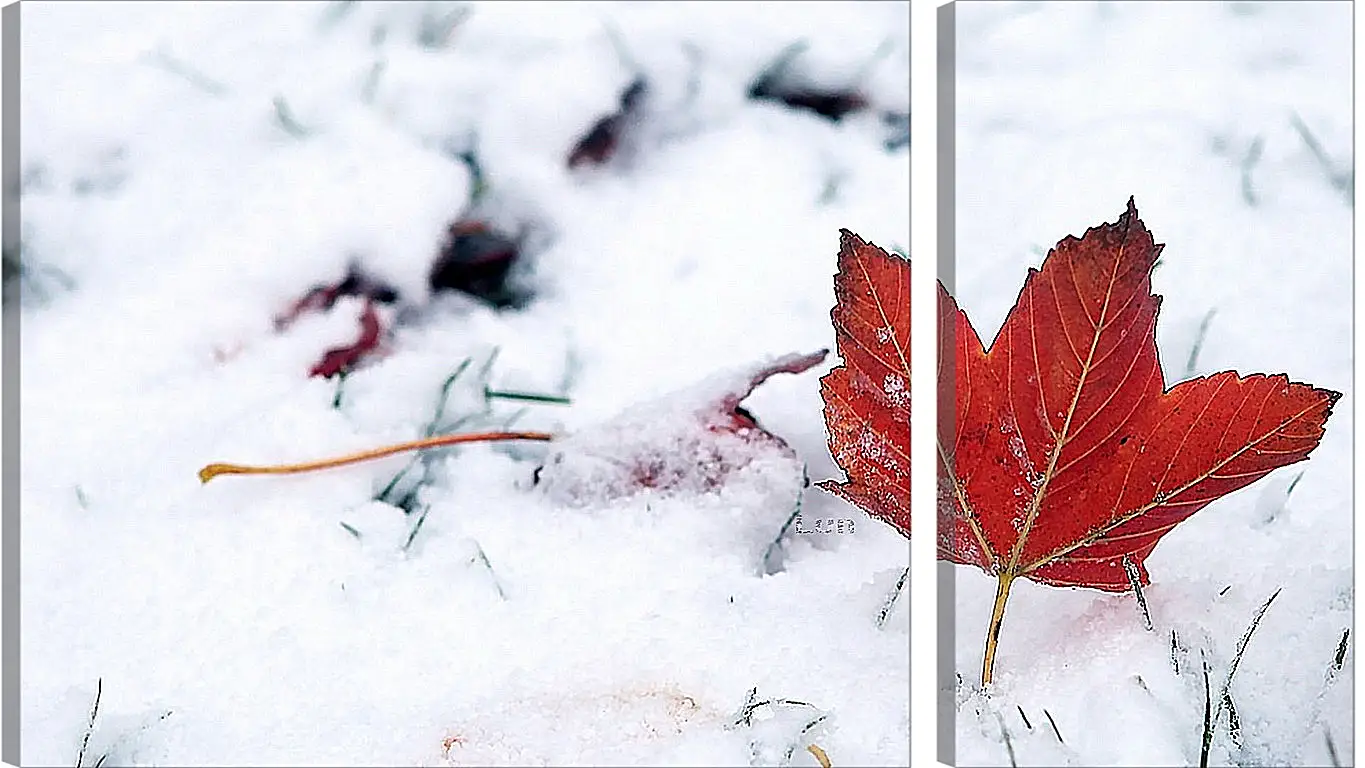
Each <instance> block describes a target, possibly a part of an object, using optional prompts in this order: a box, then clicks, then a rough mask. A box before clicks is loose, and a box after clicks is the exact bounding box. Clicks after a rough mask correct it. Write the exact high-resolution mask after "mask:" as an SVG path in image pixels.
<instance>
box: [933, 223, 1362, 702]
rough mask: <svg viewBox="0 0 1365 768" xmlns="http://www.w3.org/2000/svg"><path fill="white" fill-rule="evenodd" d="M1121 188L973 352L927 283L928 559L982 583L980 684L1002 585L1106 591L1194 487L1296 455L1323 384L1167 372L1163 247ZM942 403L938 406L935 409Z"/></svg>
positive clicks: (1320, 407)
mask: <svg viewBox="0 0 1365 768" xmlns="http://www.w3.org/2000/svg"><path fill="white" fill-rule="evenodd" d="M1161 248H1162V246H1160V245H1157V244H1156V243H1155V242H1154V241H1153V239H1152V234H1151V232H1149V231H1148V230H1147V228H1146V226H1144V225H1143V223H1142V221H1141V220H1140V219H1139V218H1138V213H1137V208H1136V206H1135V205H1134V204H1133V201H1132V200H1131V199H1130V200H1129V201H1128V208H1127V210H1126V211H1125V212H1124V213H1123V214H1122V215H1121V216H1120V217H1119V219H1118V221H1117V222H1116V223H1113V224H1104V225H1101V226H1099V227H1095V228H1092V229H1089V230H1087V231H1086V233H1085V235H1084V236H1083V237H1081V238H1079V239H1078V238H1076V237H1067V238H1065V239H1063V240H1062V241H1061V242H1059V243H1058V244H1057V247H1056V248H1054V249H1053V250H1052V251H1051V252H1050V253H1049V254H1048V256H1047V259H1046V260H1045V261H1044V262H1043V265H1042V268H1041V269H1030V270H1029V274H1028V277H1027V278H1026V279H1025V281H1024V287H1023V289H1022V290H1021V291H1020V293H1019V298H1018V300H1017V301H1016V303H1015V305H1014V308H1013V309H1012V310H1011V311H1010V313H1009V315H1008V316H1007V317H1006V318H1005V322H1004V325H1003V326H1002V328H1001V329H1000V332H999V334H998V335H997V336H996V338H995V341H994V342H992V344H991V347H990V349H989V350H986V349H985V348H984V347H983V346H982V343H981V340H980V338H979V337H978V336H977V333H976V331H975V329H973V328H972V325H971V323H970V322H969V321H968V319H967V315H966V313H965V312H963V311H962V310H960V309H959V308H958V307H957V304H956V303H955V302H954V301H953V299H952V298H951V297H950V296H948V294H947V292H946V291H945V290H944V289H943V287H942V285H941V284H940V286H939V300H940V302H939V313H940V315H939V324H940V356H939V361H940V362H939V386H940V391H941V392H944V393H947V392H956V398H955V399H956V406H955V411H954V412H951V413H952V418H951V420H949V419H947V418H941V420H940V430H939V432H940V434H939V449H940V450H939V455H940V493H939V498H940V499H942V500H943V502H942V503H943V504H944V505H946V508H945V510H944V515H945V517H946V518H948V519H945V521H944V523H945V524H941V525H940V526H939V529H940V538H939V541H938V551H939V556H940V558H942V559H946V560H949V561H952V562H955V563H961V564H965V565H975V566H978V567H980V568H982V569H983V570H985V571H986V572H987V573H989V574H991V575H992V576H995V577H996V578H997V580H998V582H999V583H998V587H997V591H996V602H995V610H994V612H993V615H992V618H991V626H990V629H989V631H988V633H987V642H986V654H985V659H984V664H983V669H982V684H983V685H984V684H987V683H989V682H990V678H991V671H992V666H993V662H994V654H995V647H996V641H997V639H998V637H999V632H1000V622H1001V620H1002V618H1003V615H1004V609H1005V602H1006V600H1007V598H1008V596H1009V589H1010V584H1011V583H1012V582H1013V580H1014V579H1016V578H1020V577H1026V578H1029V579H1033V580H1034V581H1038V582H1040V583H1043V584H1050V585H1056V586H1070V587H1090V588H1093V589H1101V590H1105V591H1110V592H1122V591H1125V590H1127V589H1130V588H1131V585H1130V579H1129V577H1128V574H1127V571H1126V570H1125V561H1127V562H1128V564H1129V567H1130V568H1132V570H1133V572H1134V573H1135V574H1136V577H1137V579H1138V580H1139V581H1140V582H1141V583H1143V584H1145V583H1147V582H1148V574H1147V570H1146V568H1145V566H1144V565H1143V561H1144V560H1145V559H1146V558H1147V556H1148V555H1149V554H1150V553H1151V552H1152V550H1153V548H1154V547H1156V545H1157V542H1158V541H1159V540H1160V539H1161V537H1162V536H1163V535H1165V534H1166V533H1167V532H1168V531H1170V530H1171V529H1172V528H1174V527H1175V526H1176V525H1177V524H1178V523H1180V522H1181V521H1183V520H1185V519H1186V518H1188V517H1189V516H1190V515H1193V514H1194V513H1195V512H1197V511H1199V510H1200V509H1202V508H1203V507H1205V506H1206V505H1208V504H1209V503H1210V502H1212V501H1214V500H1215V499H1217V498H1219V497H1220V496H1223V495H1225V494H1227V493H1230V492H1232V491H1234V490H1237V489H1238V488H1241V487H1243V486H1245V485H1248V484H1249V483H1252V482H1254V481H1255V480H1257V479H1259V478H1261V477H1263V476H1265V475H1266V474H1267V473H1269V472H1270V471H1271V470H1274V469H1276V468H1278V467H1283V466H1285V465H1288V464H1293V463H1295V462H1298V461H1302V460H1304V459H1305V458H1307V456H1308V454H1309V452H1311V451H1312V450H1313V449H1314V448H1315V447H1317V445H1318V442H1319V440H1320V439H1321V438H1322V434H1323V425H1324V423H1325V422H1326V420H1327V417H1328V415H1329V414H1330V413H1331V409H1332V405H1333V403H1335V402H1336V401H1337V399H1338V398H1339V397H1340V396H1341V395H1340V394H1339V393H1337V392H1331V391H1328V390H1325V389H1317V388H1314V387H1312V386H1309V385H1306V384H1298V383H1293V382H1290V381H1289V379H1288V378H1287V377H1286V376H1284V375H1282V374H1279V375H1273V376H1267V375H1264V374H1253V375H1250V376H1239V375H1238V374H1237V373H1235V372H1232V371H1225V372H1222V373H1216V374H1214V375H1212V376H1206V377H1201V378H1197V379H1192V380H1189V381H1185V382H1181V383H1179V384H1176V385H1175V386H1172V387H1170V388H1169V389H1168V388H1167V387H1166V384H1165V381H1164V378H1163V375H1162V371H1161V367H1160V365H1159V362H1158V359H1157V348H1156V338H1155V329H1156V317H1157V310H1158V308H1159V307H1160V305H1161V299H1160V297H1158V296H1155V295H1153V294H1152V293H1151V271H1152V267H1153V265H1154V264H1155V263H1156V260H1157V256H1158V255H1159V254H1160V253H1161ZM950 407H952V406H950Z"/></svg>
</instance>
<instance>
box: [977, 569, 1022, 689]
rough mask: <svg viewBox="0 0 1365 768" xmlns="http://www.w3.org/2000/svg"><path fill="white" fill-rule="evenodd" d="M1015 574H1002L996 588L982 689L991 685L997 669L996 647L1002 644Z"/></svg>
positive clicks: (983, 663)
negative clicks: (1001, 631)
mask: <svg viewBox="0 0 1365 768" xmlns="http://www.w3.org/2000/svg"><path fill="white" fill-rule="evenodd" d="M1013 583H1014V574H1011V573H1002V574H1000V582H999V584H998V585H997V586H996V588H995V608H994V609H993V610H992V611H991V624H990V628H989V629H988V630H987V631H986V655H985V658H984V660H983V661H982V664H981V687H982V688H984V687H986V686H988V685H990V684H991V671H992V670H993V669H994V668H995V647H996V645H997V644H999V642H1000V623H1001V622H1002V621H1004V620H1005V601H1007V600H1009V597H1010V585H1012V584H1013Z"/></svg>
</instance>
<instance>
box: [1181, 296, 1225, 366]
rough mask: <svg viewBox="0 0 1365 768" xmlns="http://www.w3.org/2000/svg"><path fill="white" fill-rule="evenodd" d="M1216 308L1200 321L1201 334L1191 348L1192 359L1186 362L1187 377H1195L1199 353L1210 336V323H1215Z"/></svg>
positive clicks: (1199, 333)
mask: <svg viewBox="0 0 1365 768" xmlns="http://www.w3.org/2000/svg"><path fill="white" fill-rule="evenodd" d="M1217 312H1218V309H1217V308H1216V307H1215V308H1213V309H1210V310H1209V311H1208V312H1206V313H1205V314H1204V319H1203V320H1201V321H1199V332H1198V333H1197V334H1195V337H1194V345H1193V346H1191V347H1190V357H1189V359H1187V360H1186V361H1185V376H1186V377H1190V376H1193V375H1194V370H1195V366H1196V365H1197V364H1198V363H1199V351H1200V350H1202V349H1203V348H1204V337H1205V336H1207V335H1208V332H1209V323H1210V322H1212V321H1213V316H1214V315H1215V314H1217Z"/></svg>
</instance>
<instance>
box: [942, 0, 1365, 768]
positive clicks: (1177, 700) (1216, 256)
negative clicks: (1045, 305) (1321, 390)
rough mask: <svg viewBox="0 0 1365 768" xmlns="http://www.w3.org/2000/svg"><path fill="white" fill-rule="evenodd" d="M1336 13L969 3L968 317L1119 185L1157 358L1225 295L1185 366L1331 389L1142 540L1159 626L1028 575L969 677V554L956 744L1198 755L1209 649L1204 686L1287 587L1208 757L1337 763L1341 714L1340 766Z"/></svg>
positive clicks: (1158, 761)
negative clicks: (1245, 483) (1234, 727)
mask: <svg viewBox="0 0 1365 768" xmlns="http://www.w3.org/2000/svg"><path fill="white" fill-rule="evenodd" d="M1351 11H1352V9H1351V6H1350V5H1349V4H1345V3H1298V2H1295V3H1056V4H1042V3H964V4H959V5H958V7H957V14H958V15H957V21H958V24H957V79H956V88H957V99H956V120H957V134H956V138H957V158H956V163H957V166H956V168H957V200H956V216H957V219H956V222H957V224H956V235H957V248H958V256H957V262H956V269H957V273H956V290H955V296H956V298H957V300H958V302H959V303H960V305H961V306H962V307H963V309H965V310H966V311H967V312H968V314H969V316H970V317H971V318H972V322H973V324H974V325H975V326H976V328H977V330H978V331H979V332H980V334H981V335H982V337H983V340H984V341H986V342H987V343H989V342H990V340H991V339H992V338H993V337H994V335H995V331H996V329H998V328H999V326H1000V323H1001V322H1002V321H1003V320H1004V317H1005V313H1006V312H1007V311H1008V309H1009V307H1010V306H1011V305H1012V304H1013V303H1014V300H1015V298H1016V296H1017V294H1018V291H1019V288H1020V286H1021V285H1022V283H1023V279H1024V276H1025V274H1026V272H1027V269H1028V268H1029V267H1031V266H1032V267H1036V266H1038V265H1039V264H1040V263H1041V261H1042V258H1043V256H1044V254H1045V253H1046V251H1047V249H1049V248H1050V247H1051V246H1052V245H1053V244H1055V243H1056V242H1057V241H1058V240H1060V239H1061V238H1062V237H1063V236H1065V235H1078V236H1079V235H1080V234H1081V233H1082V232H1083V231H1084V230H1085V229H1086V228H1088V227H1092V226H1096V225H1098V224H1100V223H1102V222H1107V221H1114V220H1115V219H1116V218H1117V216H1118V215H1119V214H1120V213H1122V212H1123V210H1124V205H1125V204H1126V202H1127V200H1128V198H1129V196H1130V195H1133V196H1135V197H1136V203H1137V207H1138V211H1139V213H1140V215H1141V217H1142V219H1143V221H1144V222H1145V223H1146V224H1147V226H1148V227H1149V228H1150V229H1151V230H1152V231H1153V233H1154V234H1155V236H1156V240H1157V242H1159V243H1165V244H1166V249H1165V251H1163V253H1162V257H1161V264H1160V266H1158V267H1157V269H1156V271H1155V273H1154V276H1153V286H1154V288H1153V289H1154V291H1155V292H1156V293H1157V294H1160V295H1161V296H1163V297H1164V298H1163V301H1162V305H1161V314H1160V316H1159V317H1158V321H1157V343H1158V348H1159V350H1160V352H1161V356H1162V365H1163V368H1164V370H1165V371H1166V372H1167V375H1168V380H1170V381H1174V380H1179V379H1183V378H1187V374H1186V364H1187V361H1188V359H1189V357H1190V351H1191V348H1192V346H1193V345H1194V342H1195V339H1196V338H1197V336H1198V334H1199V327H1200V324H1201V322H1202V321H1203V320H1204V318H1205V316H1206V315H1207V313H1209V312H1211V311H1213V310H1216V314H1214V316H1213V317H1212V319H1211V320H1210V321H1209V324H1208V328H1207V333H1206V335H1205V337H1204V342H1203V347H1202V350H1201V351H1200V353H1199V355H1198V359H1197V361H1196V364H1195V368H1194V371H1193V374H1194V375H1202V374H1208V373H1213V372H1216V371H1220V370H1228V369H1234V370H1237V371H1240V372H1243V373H1254V372H1267V373H1279V372H1284V373H1287V374H1289V376H1290V378H1291V379H1293V380H1295V381H1304V382H1310V383H1312V384H1314V385H1316V386H1319V387H1325V388H1328V389H1333V390H1336V391H1339V392H1342V393H1344V395H1345V396H1344V397H1343V398H1342V400H1341V401H1340V402H1338V403H1337V404H1336V406H1335V408H1334V410H1333V414H1332V416H1331V419H1330V420H1329V421H1328V423H1327V433H1326V437H1325V438H1324V440H1323V442H1322V444H1321V446H1320V447H1319V448H1318V449H1317V450H1316V451H1314V453H1313V454H1312V455H1311V457H1310V458H1309V460H1308V461H1307V462H1305V463H1302V464H1299V465H1295V466H1292V467H1288V468H1285V469H1281V470H1278V471H1277V472H1275V473H1273V474H1272V475H1270V476H1269V477H1267V478H1265V479H1264V480H1262V481H1260V482H1257V483H1255V484H1253V485H1251V486H1249V487H1247V488H1245V489H1243V490H1241V491H1238V492H1236V493H1234V494H1231V495H1229V496H1228V497H1226V498H1224V499H1222V500H1220V501H1218V502H1216V503H1214V504H1213V505H1210V506H1209V507H1208V508H1206V509H1204V510H1202V511H1201V512H1199V513H1198V514H1196V515H1195V516H1194V517H1193V518H1191V519H1190V520H1188V521H1186V522H1184V523H1182V524H1181V525H1179V526H1178V527H1177V528H1176V529H1175V530H1173V531H1172V532H1171V533H1169V534H1168V535H1167V536H1166V537H1165V538H1164V539H1163V540H1162V542H1161V543H1160V544H1159V545H1158V546H1157V548H1156V550H1155V551H1154V552H1153V554H1152V556H1151V557H1150V558H1149V559H1148V560H1147V566H1148V568H1149V570H1150V572H1151V577H1152V585H1151V586H1150V587H1149V588H1147V589H1146V590H1145V596H1146V600H1147V603H1148V605H1149V607H1150V609H1151V613H1152V622H1153V624H1154V625H1155V626H1154V630H1153V631H1150V632H1149V631H1147V630H1146V629H1145V628H1144V626H1143V620H1142V616H1141V614H1140V613H1139V611H1138V608H1137V604H1136V601H1135V600H1134V599H1133V596H1132V595H1131V594H1126V595H1110V594H1102V593H1099V592H1095V591H1088V590H1080V589H1075V590H1070V589H1055V588H1048V587H1042V586H1039V585H1036V584H1033V583H1031V582H1028V583H1019V582H1016V584H1015V586H1014V589H1013V592H1012V593H1011V596H1010V601H1009V605H1008V610H1007V612H1006V615H1005V619H1004V625H1003V631H1002V633H1001V636H1000V646H999V655H998V657H997V659H996V667H995V681H994V682H993V683H992V689H993V690H992V692H991V694H990V695H989V696H988V697H987V696H983V695H982V693H981V692H980V691H979V690H977V683H976V681H977V680H978V679H979V676H980V668H981V655H982V649H983V647H984V641H985V631H986V625H987V621H988V618H989V616H990V611H991V606H992V603H993V598H994V591H995V583H994V580H993V579H990V578H989V577H987V576H986V575H985V574H983V573H981V572H980V571H979V570H973V569H968V568H958V569H956V572H957V577H956V589H957V608H958V610H957V625H956V632H957V634H956V640H955V648H956V659H957V669H958V672H959V673H960V674H961V676H962V678H963V681H964V682H963V684H962V686H960V688H959V691H958V717H957V721H956V734H957V741H956V750H957V758H958V760H959V763H960V764H963V765H1008V764H1010V759H1011V757H1010V750H1012V752H1013V759H1014V760H1015V761H1016V762H1017V764H1018V765H1048V766H1056V765H1077V766H1082V765H1146V766H1152V765H1197V764H1198V760H1199V753H1200V739H1201V735H1202V727H1203V714H1204V683H1203V676H1202V672H1201V669H1200V660H1201V657H1202V658H1205V659H1207V661H1208V663H1209V666H1210V677H1211V681H1212V686H1213V688H1214V696H1215V697H1216V696H1217V693H1218V690H1219V688H1220V686H1221V684H1222V682H1223V680H1224V679H1225V677H1226V675H1227V672H1228V668H1229V664H1230V662H1231V659H1232V656H1233V655H1234V653H1235V650H1236V646H1237V643H1238V641H1239V639H1240V638H1241V636H1242V634H1243V633H1244V632H1245V631H1246V629H1247V627H1248V625H1249V624H1250V622H1251V620H1252V617H1253V615H1254V614H1255V613H1256V611H1257V610H1258V609H1259V607H1260V606H1261V605H1262V604H1263V603H1264V602H1265V601H1266V600H1267V598H1269V597H1270V595H1271V594H1272V593H1274V592H1275V591H1276V590H1277V589H1281V588H1283V591H1282V592H1281V593H1280V594H1279V596H1278V597H1277V598H1276V599H1275V601H1274V603H1273V604H1271V606H1270V607H1269V609H1268V610H1267V611H1266V613H1265V616H1264V619H1263V621H1262V622H1261V624H1260V626H1259V628H1258V629H1257V631H1256V633H1255V634H1254V635H1253V636H1252V637H1251V639H1250V641H1249V643H1248V644H1247V647H1246V652H1245V655H1244V656H1243V658H1242V660H1241V664H1240V667H1239V669H1238V671H1237V674H1236V677H1235V678H1234V680H1233V683H1232V686H1231V695H1232V699H1233V701H1234V703H1235V706H1236V710H1237V714H1238V716H1239V717H1238V719H1239V721H1240V735H1239V738H1233V737H1232V736H1231V735H1230V733H1229V727H1228V719H1227V716H1226V714H1224V716H1223V718H1222V719H1221V721H1220V725H1219V727H1218V729H1217V731H1216V733H1215V736H1214V739H1213V743H1212V748H1211V750H1210V758H1209V763H1210V765H1228V764H1237V765H1329V764H1331V762H1332V759H1331V756H1330V754H1329V747H1328V739H1329V738H1330V740H1331V742H1332V744H1333V745H1334V748H1335V750H1336V754H1337V755H1338V756H1339V759H1340V760H1341V762H1342V764H1349V763H1350V759H1351V757H1350V756H1351V755H1352V754H1353V744H1354V733H1353V730H1352V715H1353V712H1352V696H1351V694H1352V686H1353V678H1354V674H1353V669H1354V665H1353V662H1354V656H1355V653H1354V646H1355V640H1356V638H1355V636H1354V632H1353V633H1352V637H1351V638H1350V646H1349V648H1348V650H1347V653H1346V656H1345V664H1344V667H1343V668H1342V669H1341V670H1340V671H1339V672H1335V673H1333V672H1329V668H1330V667H1331V666H1332V662H1333V659H1334V656H1335V654H1336V650H1337V646H1338V642H1339V641H1340V639H1341V635H1342V632H1343V630H1345V629H1346V628H1347V627H1350V626H1351V624H1352V610H1353V600H1352V588H1351V585H1352V553H1351V541H1352V536H1351V531H1352V526H1353V520H1352V515H1351V510H1352V496H1351V478H1352V463H1351V460H1352V454H1351V443H1352V431H1353V428H1354V426H1353V424H1352V418H1351V414H1352V411H1353V409H1354V403H1353V398H1354V393H1353V392H1352V391H1351V381H1352V357H1351V350H1352V326H1351V306H1352V296H1351V285H1352V281H1351V274H1352V272H1351V270H1352V262H1351V258H1352V255H1351V254H1352V251H1351V248H1352V239H1351V236H1352V229H1351V227H1352V206H1351V204H1350V202H1349V200H1348V198H1347V197H1346V196H1345V195H1344V194H1343V192H1342V191H1341V190H1339V189H1337V188H1335V187H1334V186H1333V184H1332V181H1331V174H1349V172H1350V170H1351V168H1352V163H1353V158H1352V155H1351V152H1352V144H1351V128H1352V113H1351V97H1352V94H1351ZM1295 115H1297V118H1298V119H1299V120H1301V121H1302V123H1303V124H1304V125H1305V126H1307V127H1308V128H1309V129H1310V130H1311V132H1312V135H1313V136H1315V137H1316V140H1317V141H1318V142H1319V143H1320V144H1321V146H1322V148H1323V150H1324V151H1325V152H1326V154H1327V155H1328V156H1329V157H1330V159H1331V162H1332V168H1331V169H1330V171H1331V173H1329V172H1328V171H1326V170H1324V168H1323V167H1322V166H1320V165H1319V162H1318V160H1317V159H1316V158H1315V157H1314V155H1313V153H1312V152H1311V151H1310V150H1309V148H1308V146H1307V144H1306V143H1305V140H1304V139H1303V138H1302V137H1301V136H1300V134H1299V132H1298V131H1297V130H1296V129H1295V127H1294V120H1295V117H1294V116H1295ZM1254 147H1259V149H1254ZM1258 152H1259V156H1257V153H1258ZM1248 157H1251V158H1254V160H1250V161H1249V160H1248V159H1247V158H1248ZM1244 165H1247V166H1249V173H1248V180H1249V188H1248V189H1247V192H1248V193H1249V195H1245V196H1244V191H1243V171H1242V168H1243V166H1244ZM1348 188H1349V187H1348ZM1299 473H1302V479H1301V480H1299V481H1298V483H1297V485H1295V486H1294V490H1293V493H1292V494H1289V495H1288V497H1287V498H1286V494H1287V493H1288V488H1289V485H1290V483H1291V482H1293V481H1294V479H1295V478H1296V477H1297V476H1298V475H1299ZM1172 631H1174V632H1175V636H1176V638H1177V645H1178V647H1177V649H1176V652H1175V654H1174V655H1175V661H1174V664H1173V662H1172V649H1171V637H1172ZM1216 703H1217V702H1216V701H1215V704H1216ZM1021 710H1022V715H1021ZM1044 710H1046V712H1047V713H1049V714H1050V715H1051V717H1052V719H1053V720H1055V722H1056V727H1057V730H1058V731H1059V732H1060V734H1061V737H1062V740H1063V741H1059V740H1058V738H1057V737H1056V735H1054V732H1053V729H1052V727H1051V725H1049V723H1048V722H1047V717H1046V716H1045V715H1044ZM1025 718H1027V720H1028V724H1027V725H1026V723H1025ZM1006 732H1007V733H1008V734H1009V736H1008V738H1009V745H1008V747H1007V745H1006V741H1005V736H1004V735H1003V734H1004V733H1006Z"/></svg>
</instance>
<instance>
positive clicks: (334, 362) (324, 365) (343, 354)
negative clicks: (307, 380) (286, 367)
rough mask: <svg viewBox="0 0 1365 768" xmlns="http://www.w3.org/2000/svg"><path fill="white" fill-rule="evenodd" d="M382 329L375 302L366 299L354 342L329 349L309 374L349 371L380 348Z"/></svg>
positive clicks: (334, 373)
mask: <svg viewBox="0 0 1365 768" xmlns="http://www.w3.org/2000/svg"><path fill="white" fill-rule="evenodd" d="M380 331H381V329H380V326H379V313H377V312H375V309H374V302H373V301H372V300H370V299H366V300H365V309H364V310H363V311H362V312H361V313H360V336H359V337H358V338H357V339H356V340H355V342H354V343H352V344H348V345H346V346H344V347H336V348H334V349H329V350H327V353H326V354H324V355H323V356H322V359H321V360H319V361H318V362H317V363H316V364H314V365H313V369H312V370H311V371H309V372H308V375H309V376H335V375H337V374H339V373H343V372H349V371H350V370H351V369H352V368H353V367H355V365H356V364H357V363H359V362H360V360H361V359H362V358H364V357H365V356H366V355H368V354H369V353H371V352H373V351H374V350H376V349H378V348H379V335H380Z"/></svg>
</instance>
